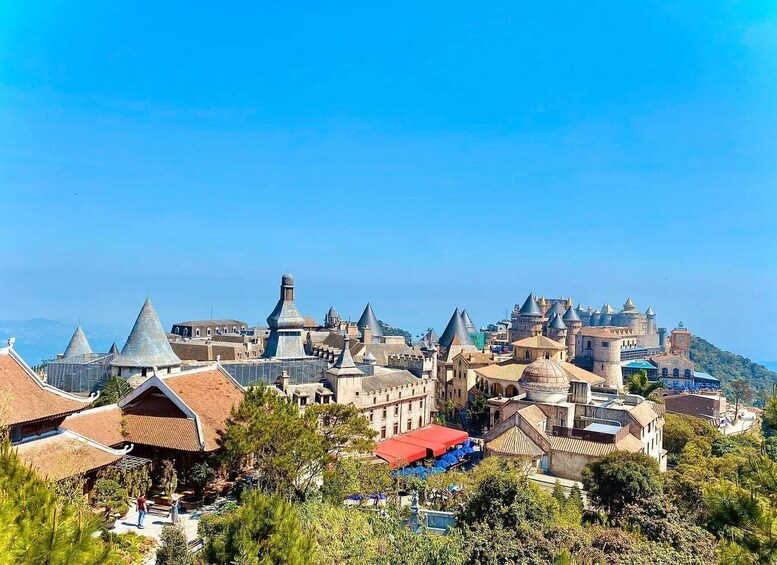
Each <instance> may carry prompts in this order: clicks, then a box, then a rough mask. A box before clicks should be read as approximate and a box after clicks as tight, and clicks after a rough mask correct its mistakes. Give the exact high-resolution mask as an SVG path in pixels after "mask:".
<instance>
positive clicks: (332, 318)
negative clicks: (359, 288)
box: [324, 306, 340, 329]
mask: <svg viewBox="0 0 777 565" xmlns="http://www.w3.org/2000/svg"><path fill="white" fill-rule="evenodd" d="M324 327H325V328H327V329H337V328H339V327H340V316H339V315H338V314H337V310H335V307H334V306H331V307H330V308H329V312H327V313H326V316H324Z"/></svg>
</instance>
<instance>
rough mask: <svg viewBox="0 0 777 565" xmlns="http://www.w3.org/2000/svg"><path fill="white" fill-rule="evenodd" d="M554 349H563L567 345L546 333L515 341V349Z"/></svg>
mask: <svg viewBox="0 0 777 565" xmlns="http://www.w3.org/2000/svg"><path fill="white" fill-rule="evenodd" d="M521 348H527V349H553V350H554V351H563V350H564V349H566V346H564V345H561V344H560V343H559V342H557V341H553V340H552V339H550V338H549V337H545V336H544V335H534V336H531V337H525V338H523V339H519V340H518V341H514V342H513V349H521Z"/></svg>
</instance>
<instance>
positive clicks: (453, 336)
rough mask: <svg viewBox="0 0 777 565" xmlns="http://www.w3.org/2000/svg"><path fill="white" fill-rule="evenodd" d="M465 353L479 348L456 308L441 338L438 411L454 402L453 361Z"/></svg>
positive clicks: (438, 357)
mask: <svg viewBox="0 0 777 565" xmlns="http://www.w3.org/2000/svg"><path fill="white" fill-rule="evenodd" d="M464 352H472V353H476V352H478V348H477V347H475V345H474V343H473V342H472V338H471V337H470V335H469V332H468V331H467V328H466V326H465V325H464V320H462V318H461V312H460V311H459V309H458V308H456V310H454V312H453V315H452V316H451V319H450V320H449V321H448V325H447V326H445V331H443V332H442V335H441V336H440V343H439V353H438V355H437V383H436V389H437V390H436V391H435V395H436V397H437V407H438V409H444V407H445V403H446V402H447V401H448V400H453V359H454V358H455V357H456V356H457V355H458V354H459V353H464Z"/></svg>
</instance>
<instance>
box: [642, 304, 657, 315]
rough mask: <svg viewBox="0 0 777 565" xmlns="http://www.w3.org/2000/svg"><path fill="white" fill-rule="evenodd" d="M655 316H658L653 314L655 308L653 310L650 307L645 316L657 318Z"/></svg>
mask: <svg viewBox="0 0 777 565" xmlns="http://www.w3.org/2000/svg"><path fill="white" fill-rule="evenodd" d="M655 315H656V313H655V312H653V308H651V307H650V306H648V309H647V310H645V316H655Z"/></svg>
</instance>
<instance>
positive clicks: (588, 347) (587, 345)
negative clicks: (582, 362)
mask: <svg viewBox="0 0 777 565" xmlns="http://www.w3.org/2000/svg"><path fill="white" fill-rule="evenodd" d="M585 348H586V349H588V350H590V349H591V340H590V339H589V340H588V343H586V344H585Z"/></svg>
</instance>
